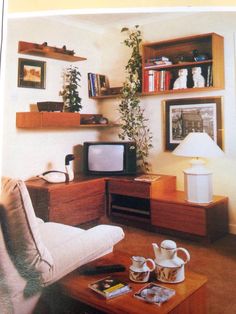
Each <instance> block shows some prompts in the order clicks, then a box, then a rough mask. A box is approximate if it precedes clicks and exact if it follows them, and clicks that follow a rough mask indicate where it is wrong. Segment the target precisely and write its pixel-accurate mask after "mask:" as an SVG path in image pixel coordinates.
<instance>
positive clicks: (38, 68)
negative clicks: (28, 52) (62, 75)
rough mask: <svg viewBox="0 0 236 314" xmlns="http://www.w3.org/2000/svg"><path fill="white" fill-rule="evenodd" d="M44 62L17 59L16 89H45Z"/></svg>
mask: <svg viewBox="0 0 236 314" xmlns="http://www.w3.org/2000/svg"><path fill="white" fill-rule="evenodd" d="M45 77H46V62H45V61H39V60H31V59H24V58H19V59H18V87H26V88H40V89H45Z"/></svg>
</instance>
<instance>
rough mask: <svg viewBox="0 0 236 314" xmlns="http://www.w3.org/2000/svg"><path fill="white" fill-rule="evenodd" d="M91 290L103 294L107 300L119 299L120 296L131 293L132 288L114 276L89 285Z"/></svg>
mask: <svg viewBox="0 0 236 314" xmlns="http://www.w3.org/2000/svg"><path fill="white" fill-rule="evenodd" d="M89 288H90V289H92V290H93V291H95V292H97V293H99V294H101V295H102V296H103V297H104V298H106V299H111V298H114V297H118V296H119V295H122V294H125V293H128V292H129V291H131V287H130V286H129V284H128V283H126V282H124V281H123V280H120V279H119V278H115V277H112V276H108V277H105V278H102V279H100V280H97V281H95V282H93V283H91V284H89Z"/></svg>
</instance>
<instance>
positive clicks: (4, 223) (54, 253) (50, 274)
mask: <svg viewBox="0 0 236 314" xmlns="http://www.w3.org/2000/svg"><path fill="white" fill-rule="evenodd" d="M123 237H124V233H123V230H122V229H121V228H120V227H117V226H110V225H98V226H96V227H93V228H91V229H89V230H83V229H80V228H76V227H72V226H68V225H63V224H59V223H54V222H44V221H43V220H41V219H39V218H37V217H36V216H35V213H34V209H33V206H32V203H31V199H30V196H29V193H28V190H27V188H26V185H25V183H24V182H23V181H20V180H13V179H9V178H3V180H2V192H1V200H0V313H2V314H11V313H12V314H31V313H33V310H34V308H35V306H36V304H37V302H38V300H39V297H40V295H41V292H42V289H43V287H45V286H48V285H50V284H52V283H54V282H56V281H57V280H58V279H60V278H62V277H63V276H65V275H66V274H68V273H69V272H71V271H73V270H74V269H76V268H78V267H79V266H81V265H84V264H86V263H87V262H89V261H91V260H94V259H96V258H98V257H100V256H103V255H105V254H107V253H109V252H111V251H112V249H113V246H114V245H115V244H116V243H117V242H119V241H120V240H121V239H123Z"/></svg>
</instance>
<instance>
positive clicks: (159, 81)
mask: <svg viewBox="0 0 236 314" xmlns="http://www.w3.org/2000/svg"><path fill="white" fill-rule="evenodd" d="M202 70H203V71H202V72H203V73H202V75H203V76H204V77H205V87H209V86H213V75H212V65H208V66H207V67H205V68H204V69H202ZM171 79H172V73H171V71H168V70H161V71H160V70H145V71H144V80H143V86H144V89H143V90H144V92H158V91H165V90H169V89H171ZM190 79H191V78H190ZM190 84H191V83H190Z"/></svg>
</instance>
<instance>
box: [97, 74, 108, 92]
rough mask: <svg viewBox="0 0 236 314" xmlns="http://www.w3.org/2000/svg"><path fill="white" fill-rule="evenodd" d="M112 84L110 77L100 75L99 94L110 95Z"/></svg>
mask: <svg viewBox="0 0 236 314" xmlns="http://www.w3.org/2000/svg"><path fill="white" fill-rule="evenodd" d="M109 89H110V84H109V80H108V77H107V76H106V75H103V74H98V94H99V95H106V94H108V93H109Z"/></svg>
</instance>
